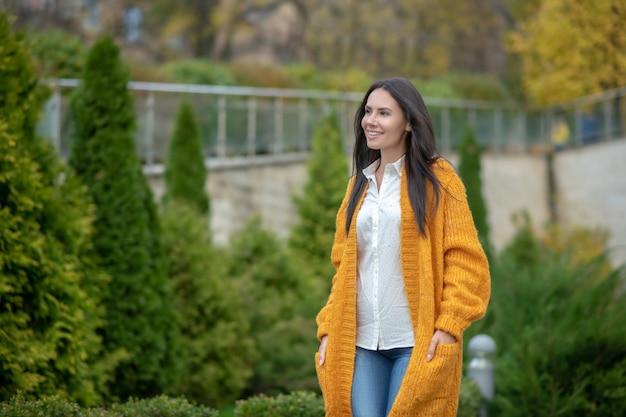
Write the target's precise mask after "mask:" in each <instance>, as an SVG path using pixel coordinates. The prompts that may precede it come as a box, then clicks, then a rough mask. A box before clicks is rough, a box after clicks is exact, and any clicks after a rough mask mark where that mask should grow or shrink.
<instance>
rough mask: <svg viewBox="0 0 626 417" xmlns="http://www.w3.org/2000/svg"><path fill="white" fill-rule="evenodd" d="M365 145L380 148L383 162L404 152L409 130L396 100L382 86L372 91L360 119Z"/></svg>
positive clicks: (390, 160) (389, 160)
mask: <svg viewBox="0 0 626 417" xmlns="http://www.w3.org/2000/svg"><path fill="white" fill-rule="evenodd" d="M361 127H362V128H363V131H364V132H365V138H366V139H367V147H368V148H370V149H378V150H380V154H381V158H382V160H383V163H388V162H395V161H397V160H398V159H400V157H401V156H402V155H404V153H405V151H406V138H407V135H408V132H410V130H411V126H410V125H409V122H408V120H407V119H406V116H405V115H404V112H403V111H402V108H401V107H400V105H399V104H398V102H397V101H396V100H395V99H394V98H393V97H392V96H391V94H389V92H388V91H387V90H385V89H383V88H377V89H375V90H374V91H372V92H371V93H370V95H369V97H368V98H367V103H366V104H365V113H364V115H363V118H362V119H361Z"/></svg>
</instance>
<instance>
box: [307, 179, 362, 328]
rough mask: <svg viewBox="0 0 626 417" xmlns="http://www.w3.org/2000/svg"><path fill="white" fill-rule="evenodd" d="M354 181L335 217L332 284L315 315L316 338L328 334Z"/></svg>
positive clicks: (350, 184)
mask: <svg viewBox="0 0 626 417" xmlns="http://www.w3.org/2000/svg"><path fill="white" fill-rule="evenodd" d="M353 182H354V177H352V178H351V179H350V181H349V183H348V188H347V190H346V194H345V196H344V197H343V201H342V202H341V206H340V207H339V211H338V212H337V216H336V219H335V240H334V241H333V247H332V250H331V253H330V260H331V262H332V264H333V265H334V266H335V274H334V276H333V280H332V286H331V290H330V294H329V296H328V301H327V302H326V305H325V306H324V307H323V308H322V309H321V310H320V312H319V313H318V315H317V317H316V322H317V338H318V339H319V340H321V339H322V337H324V336H325V335H327V334H328V328H329V317H328V316H329V311H330V309H331V306H332V304H333V301H334V298H335V297H334V295H335V283H336V280H337V271H339V266H340V265H341V257H342V255H343V249H344V246H345V243H346V239H347V235H346V210H347V208H348V200H349V199H350V192H351V190H352V184H353Z"/></svg>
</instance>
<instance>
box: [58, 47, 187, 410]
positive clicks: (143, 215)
mask: <svg viewBox="0 0 626 417" xmlns="http://www.w3.org/2000/svg"><path fill="white" fill-rule="evenodd" d="M127 81H128V75H127V71H126V68H125V66H124V65H123V63H122V61H121V58H120V52H119V48H118V47H117V45H116V44H115V42H114V41H113V39H112V38H111V37H109V36H104V37H101V38H99V39H98V40H97V41H96V43H95V44H94V45H93V47H92V48H91V49H90V51H89V54H88V57H87V62H86V65H85V72H84V75H83V82H82V83H81V84H80V86H79V87H78V88H77V89H76V90H75V91H74V94H73V96H72V101H71V107H72V111H73V115H74V118H73V124H74V133H73V136H72V154H71V157H70V164H71V166H72V167H73V168H74V169H75V171H76V173H77V174H78V176H79V177H80V178H81V179H82V181H83V183H84V184H85V186H86V187H87V189H88V192H89V195H90V196H91V198H92V199H93V201H94V203H95V205H96V219H95V233H94V239H93V247H94V252H95V253H96V255H97V259H98V264H99V265H100V266H101V267H102V268H103V269H104V270H106V271H107V272H108V273H109V275H110V276H111V283H110V285H109V288H108V289H109V292H108V293H107V294H106V296H105V299H104V304H105V306H106V309H107V311H106V313H107V315H106V320H107V323H106V326H105V327H104V329H103V331H102V335H103V340H104V346H105V348H106V351H108V352H116V351H120V350H121V351H124V352H127V353H128V354H129V357H128V358H127V360H125V361H124V362H123V363H122V364H121V365H120V366H118V367H117V368H116V372H115V380H114V381H111V382H110V384H109V388H110V392H111V393H112V394H113V395H114V396H118V397H119V398H121V399H125V398H128V397H129V396H142V397H143V396H151V395H158V394H161V393H168V392H169V390H171V389H172V388H173V386H174V384H175V383H176V382H177V378H178V375H179V371H180V364H181V362H180V361H181V358H180V350H179V348H180V328H179V326H180V323H179V321H178V316H177V314H176V311H175V310H174V308H173V305H172V288H171V283H170V282H169V280H168V278H167V258H166V254H165V253H164V251H163V247H162V242H161V230H160V224H159V218H158V213H157V211H156V205H155V204H154V201H153V198H154V197H153V195H152V192H151V190H150V187H149V186H148V182H147V179H146V177H145V176H144V175H143V173H142V171H141V164H140V162H139V159H138V157H137V153H136V149H135V142H134V137H133V136H134V130H135V115H134V112H133V103H132V97H131V95H130V93H129V92H128V90H127V87H126V84H127Z"/></svg>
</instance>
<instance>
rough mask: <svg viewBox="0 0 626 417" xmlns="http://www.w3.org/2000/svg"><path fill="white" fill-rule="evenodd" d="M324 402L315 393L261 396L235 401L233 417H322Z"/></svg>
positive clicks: (303, 392)
mask: <svg viewBox="0 0 626 417" xmlns="http://www.w3.org/2000/svg"><path fill="white" fill-rule="evenodd" d="M324 415H325V412H324V402H323V400H322V398H321V397H320V396H319V395H318V394H315V393H312V392H307V391H294V392H291V393H289V394H278V395H277V396H274V397H268V396H267V395H264V394H261V395H257V396H254V397H250V398H247V399H245V400H240V401H237V405H236V407H235V417H324Z"/></svg>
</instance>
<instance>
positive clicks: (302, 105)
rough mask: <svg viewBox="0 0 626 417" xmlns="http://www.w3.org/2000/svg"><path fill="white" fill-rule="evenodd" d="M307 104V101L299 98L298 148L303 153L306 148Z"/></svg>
mask: <svg viewBox="0 0 626 417" xmlns="http://www.w3.org/2000/svg"><path fill="white" fill-rule="evenodd" d="M307 115H308V103H307V100H306V99H304V98H301V99H300V101H299V102H298V135H299V136H300V137H299V138H298V147H299V148H300V150H301V151H305V150H306V148H307V142H306V137H307V125H306V123H307V120H308V117H307Z"/></svg>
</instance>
